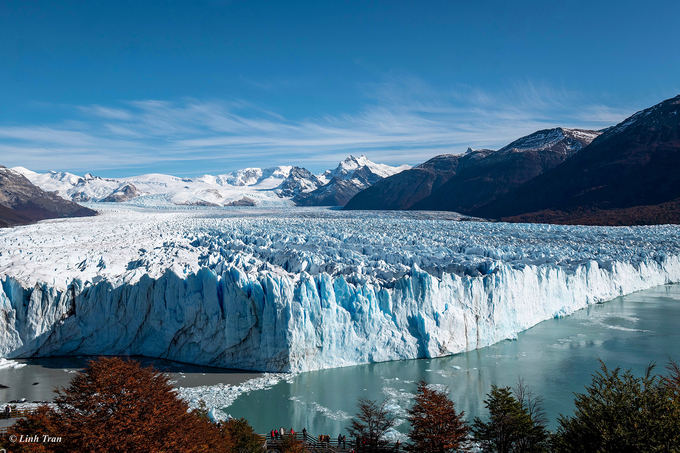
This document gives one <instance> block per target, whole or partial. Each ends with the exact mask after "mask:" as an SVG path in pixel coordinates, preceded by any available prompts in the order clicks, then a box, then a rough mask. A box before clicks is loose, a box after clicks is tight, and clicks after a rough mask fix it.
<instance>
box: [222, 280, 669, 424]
mask: <svg viewBox="0 0 680 453" xmlns="http://www.w3.org/2000/svg"><path fill="white" fill-rule="evenodd" d="M668 357H672V358H673V359H675V360H676V361H677V360H680V285H665V286H659V287H656V288H652V289H649V290H646V291H641V292H637V293H634V294H630V295H628V296H624V297H619V298H616V299H614V300H612V301H609V302H606V303H603V304H598V305H593V306H590V307H588V308H585V309H583V310H580V311H578V312H576V313H574V314H573V315H571V316H568V317H565V318H561V319H551V320H548V321H544V322H542V323H540V324H538V325H537V326H534V327H533V328H531V329H529V330H527V331H525V332H522V333H520V334H519V335H518V338H517V339H516V340H508V341H503V342H501V343H498V344H495V345H493V346H489V347H486V348H482V349H478V350H475V351H470V352H467V353H462V354H457V355H454V356H449V357H444V358H438V359H421V360H408V361H399V362H387V363H376V364H368V365H359V366H352V367H347V368H336V369H331V370H322V371H314V372H308V373H302V374H299V375H297V376H295V377H294V378H293V379H291V380H290V381H289V382H286V381H281V382H279V383H278V384H277V385H275V386H273V387H272V388H270V389H269V390H259V391H254V392H251V393H250V394H247V395H242V396H240V397H239V398H238V399H237V400H236V401H235V402H234V403H233V404H232V405H231V406H230V407H228V408H226V409H225V412H227V413H229V414H231V415H232V416H234V417H237V418H240V417H245V418H246V419H247V420H248V421H249V422H250V423H251V424H252V425H253V427H254V428H255V430H256V431H257V432H260V433H265V432H269V431H271V429H272V428H275V427H280V426H283V427H285V428H286V429H289V428H291V427H292V428H294V429H295V430H298V431H299V430H301V429H302V428H303V427H306V428H307V430H308V431H309V432H310V433H312V434H329V435H331V436H332V437H337V435H338V434H339V433H340V432H343V433H346V432H347V431H346V427H347V426H348V425H349V417H350V416H352V415H354V414H355V413H356V401H357V398H358V397H366V398H369V399H372V400H378V401H382V400H383V399H387V400H388V404H389V406H390V407H391V408H392V410H393V413H394V414H395V415H397V416H398V417H399V416H402V417H403V416H404V415H405V413H404V409H406V408H408V407H409V405H410V402H411V395H409V394H410V393H413V392H414V391H415V389H416V381H417V380H418V379H420V378H421V377H424V378H426V379H427V380H428V381H430V382H431V383H433V384H440V385H443V386H447V387H448V389H449V392H450V396H451V398H452V400H453V401H454V402H455V403H456V407H457V409H458V410H459V411H460V410H463V411H465V414H466V417H467V418H468V419H469V420H471V419H472V418H473V417H474V416H481V417H482V418H484V417H486V409H485V407H484V403H483V400H484V399H485V396H486V394H487V393H488V392H489V390H490V389H491V385H492V384H495V385H498V386H514V385H515V384H516V383H517V380H518V378H519V377H522V378H523V379H524V382H525V384H527V385H528V386H530V387H531V389H532V390H533V391H534V393H535V394H537V395H541V396H543V398H544V399H545V409H546V412H547V414H548V417H549V419H550V429H555V428H556V426H557V417H558V415H559V414H564V415H571V414H573V407H574V406H573V401H574V395H573V392H583V391H584V386H585V385H588V384H590V382H591V376H592V374H593V373H595V372H596V371H598V370H599V366H600V365H599V363H598V358H600V359H601V360H602V361H604V363H605V364H606V365H607V366H608V367H609V368H615V367H617V366H620V367H621V368H622V369H631V370H632V371H633V373H634V374H635V375H636V376H638V375H641V374H642V373H644V370H645V367H646V366H647V365H649V364H650V362H656V364H657V368H656V369H657V371H659V372H665V364H666V363H667V358H668ZM397 430H398V431H401V432H405V431H407V430H408V423H405V422H404V423H403V424H401V425H400V426H398V427H397Z"/></svg>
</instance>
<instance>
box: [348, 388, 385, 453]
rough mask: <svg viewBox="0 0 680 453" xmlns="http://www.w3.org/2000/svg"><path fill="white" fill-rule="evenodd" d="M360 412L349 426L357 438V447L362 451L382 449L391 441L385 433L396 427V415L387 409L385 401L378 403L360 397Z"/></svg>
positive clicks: (351, 432) (350, 432)
mask: <svg viewBox="0 0 680 453" xmlns="http://www.w3.org/2000/svg"><path fill="white" fill-rule="evenodd" d="M357 406H358V407H359V412H358V413H357V415H356V417H354V418H353V419H352V421H351V423H350V426H349V428H348V432H349V434H350V436H351V437H352V438H354V439H355V440H357V442H358V445H357V448H358V449H359V451H361V452H368V453H372V452H377V451H380V450H381V449H382V448H383V447H384V446H385V445H387V444H388V443H389V442H388V441H387V440H386V439H385V434H386V433H387V432H388V431H389V430H390V429H391V428H393V427H394V424H395V420H394V417H391V416H390V415H389V411H388V410H387V409H385V401H383V402H382V404H380V405H378V403H377V402H376V401H372V400H369V399H367V398H359V401H358V403H357Z"/></svg>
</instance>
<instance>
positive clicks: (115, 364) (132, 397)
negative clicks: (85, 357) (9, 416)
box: [3, 357, 231, 453]
mask: <svg viewBox="0 0 680 453" xmlns="http://www.w3.org/2000/svg"><path fill="white" fill-rule="evenodd" d="M55 392H56V393H57V397H56V398H55V406H56V407H55V408H54V410H51V409H49V408H47V407H43V408H41V409H40V411H39V412H38V413H37V414H34V415H31V416H29V417H28V418H27V419H26V420H23V421H19V422H18V423H17V424H16V425H15V427H13V429H12V431H11V432H10V433H9V434H8V436H9V435H11V434H14V435H15V436H17V437H18V438H20V436H21V435H22V434H23V435H24V436H35V435H38V436H39V440H42V439H43V436H44V435H48V436H50V438H52V439H55V440H54V441H52V442H43V441H39V442H31V443H17V442H15V443H12V444H8V443H7V440H5V441H4V445H3V446H4V447H5V448H8V447H10V449H8V451H32V452H42V451H53V452H66V451H68V452H83V453H85V452H87V453H90V452H95V451H96V452H111V453H114V452H116V453H117V452H121V453H122V452H129V453H136V452H139V453H156V452H158V453H160V452H172V451H182V452H220V451H224V452H228V451H230V450H231V449H230V448H229V447H230V446H229V445H228V444H229V442H228V439H227V438H226V437H227V436H225V435H224V434H223V433H222V432H221V431H220V430H219V429H218V428H217V427H215V426H213V425H212V424H211V423H209V422H208V421H206V420H204V419H202V418H200V417H198V416H197V414H195V413H192V412H188V406H187V404H186V403H185V402H184V401H182V400H180V399H179V398H178V397H177V394H176V393H175V390H174V389H173V388H172V386H171V385H170V383H169V378H168V376H167V375H165V374H164V373H161V372H159V371H158V370H156V369H154V368H153V367H146V368H144V367H141V366H140V365H139V363H137V362H135V361H132V360H123V359H119V358H105V357H102V358H99V359H98V360H95V361H90V362H89V363H88V366H87V368H85V370H83V371H82V372H80V373H78V374H77V375H76V376H75V377H74V378H73V379H72V381H71V383H70V385H69V386H68V387H67V388H62V389H59V390H56V391H55ZM6 439H9V437H7V438H6ZM56 439H59V440H58V441H57V440H56Z"/></svg>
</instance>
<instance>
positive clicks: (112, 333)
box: [0, 254, 680, 372]
mask: <svg viewBox="0 0 680 453" xmlns="http://www.w3.org/2000/svg"><path fill="white" fill-rule="evenodd" d="M272 259H274V258H272ZM487 261H488V260H487ZM486 271H487V273H486V275H477V276H471V275H465V273H461V274H462V275H459V274H457V273H449V272H438V273H436V272H426V271H424V270H422V269H421V268H420V267H419V266H418V264H413V265H412V266H410V268H409V270H408V271H407V272H405V273H404V275H401V276H399V277H398V278H395V279H392V280H389V281H381V280H378V279H375V278H366V277H362V276H361V274H359V275H357V274H356V273H355V274H353V275H350V276H346V275H342V274H336V275H331V274H329V273H327V272H318V273H316V274H315V275H312V274H309V273H307V272H305V271H304V270H303V271H300V272H296V273H295V274H294V275H290V274H286V273H282V272H275V271H260V272H247V271H246V270H244V268H243V266H242V265H239V264H238V263H237V262H234V260H231V263H230V262H228V261H227V260H220V261H217V262H212V263H211V264H210V265H206V266H204V267H201V268H199V269H198V270H197V271H196V272H189V273H186V274H183V273H182V275H178V274H179V272H177V271H176V270H172V269H170V268H168V269H166V270H165V271H164V272H163V273H162V274H159V273H156V275H150V274H149V273H141V275H137V276H136V277H135V278H133V279H131V278H122V277H121V278H113V277H108V278H93V279H89V280H87V281H82V280H80V279H78V278H74V279H72V280H70V281H67V282H66V284H60V285H56V284H52V285H50V284H46V283H41V282H36V283H35V284H34V285H32V286H30V285H26V283H25V282H23V281H19V280H17V279H16V278H14V277H13V276H12V275H10V274H9V273H8V272H7V271H4V272H3V276H2V281H1V282H2V284H1V288H0V312H1V316H0V356H2V357H29V356H50V355H97V354H107V355H114V354H126V355H145V356H150V357H161V358H167V359H172V360H178V361H183V362H190V363H196V364H202V365H213V366H223V367H235V368H243V369H254V370H266V371H292V372H297V371H307V370H315V369H322V368H332V367H338V366H347V365H353V364H358V363H366V362H381V361H389V360H401V359H413V358H419V357H438V356H443V355H448V354H453V353H457V352H461V351H466V350H470V349H474V348H479V347H483V346H487V345H490V344H492V343H495V342H498V341H500V340H503V339H507V338H513V337H514V336H515V335H516V334H517V333H518V332H521V331H522V330H525V329H527V328H529V327H531V326H533V325H535V324H536V323H538V322H540V321H542V320H545V319H548V318H551V317H555V316H563V315H566V314H569V313H571V312H573V311H575V310H578V309H580V308H583V307H585V306H586V305H588V304H593V303H597V302H601V301H606V300H610V299H612V298H614V297H617V296H619V295H623V294H628V293H631V292H634V291H638V290H642V289H646V288H650V287H653V286H656V285H661V284H664V283H672V282H680V260H679V259H678V256H677V255H664V254H656V255H654V256H650V257H649V258H646V259H639V260H636V261H633V262H625V261H607V262H601V261H598V260H594V259H591V260H582V262H581V263H578V264H574V263H572V264H570V266H568V267H565V266H562V265H559V264H558V263H555V262H549V263H545V264H535V265H534V264H522V265H516V264H509V263H507V262H504V261H501V260H490V261H488V263H487V266H486Z"/></svg>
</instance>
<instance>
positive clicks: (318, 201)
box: [293, 155, 411, 206]
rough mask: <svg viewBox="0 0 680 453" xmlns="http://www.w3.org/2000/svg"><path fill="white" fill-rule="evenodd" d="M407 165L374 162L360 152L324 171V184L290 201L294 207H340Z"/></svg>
mask: <svg viewBox="0 0 680 453" xmlns="http://www.w3.org/2000/svg"><path fill="white" fill-rule="evenodd" d="M409 168H411V167H410V166H409V165H401V166H399V167H390V166H389V165H384V164H375V163H373V162H371V161H370V160H368V159H367V158H366V156H363V155H362V156H360V157H358V158H357V157H354V156H349V157H348V158H347V159H345V160H344V161H342V162H340V164H339V165H338V166H337V167H336V168H335V169H334V170H332V171H331V170H327V171H325V172H324V173H323V174H322V175H321V177H322V178H330V179H329V180H328V183H327V184H324V185H323V186H321V187H319V188H318V189H316V190H314V191H311V192H308V193H300V194H298V195H297V196H295V197H294V198H293V202H294V203H295V204H296V205H298V206H344V205H345V204H347V202H348V201H349V200H351V199H352V197H353V196H354V195H356V194H357V193H359V192H361V191H362V190H364V189H367V188H369V187H370V186H372V185H373V184H375V183H376V182H378V181H380V180H381V179H384V178H387V177H389V176H392V175H395V174H397V173H400V172H402V171H404V170H407V169H409ZM322 178H320V179H322Z"/></svg>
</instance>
